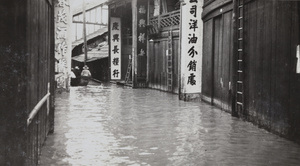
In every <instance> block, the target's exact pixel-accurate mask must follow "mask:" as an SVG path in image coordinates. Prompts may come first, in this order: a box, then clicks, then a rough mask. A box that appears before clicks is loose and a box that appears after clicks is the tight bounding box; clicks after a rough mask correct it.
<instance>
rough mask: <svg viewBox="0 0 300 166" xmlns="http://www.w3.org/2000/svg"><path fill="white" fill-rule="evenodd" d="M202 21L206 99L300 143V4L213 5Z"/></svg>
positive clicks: (239, 0) (236, 0)
mask: <svg viewBox="0 0 300 166" xmlns="http://www.w3.org/2000/svg"><path fill="white" fill-rule="evenodd" d="M202 15H203V21H204V40H203V41H204V45H203V77H202V78H203V80H202V81H203V87H202V95H203V99H204V100H206V101H208V102H210V103H212V104H214V105H216V106H219V107H220V108H222V109H223V110H225V111H228V112H231V113H232V114H233V115H234V116H238V117H241V118H244V119H246V120H248V121H251V122H253V123H254V124H257V125H258V126H260V127H263V128H265V129H267V130H269V131H272V132H273V133H276V134H279V135H281V136H285V137H288V138H290V139H293V140H295V141H297V142H299V141H300V137H299V130H297V129H299V125H300V123H299V121H297V120H298V119H299V118H300V116H299V115H300V109H299V108H300V107H299V106H300V105H299V102H297V101H298V100H299V74H298V72H299V68H298V67H299V61H298V59H299V51H298V50H299V27H300V26H299V2H297V1H259V0H233V1H232V0H222V1H213V0H208V1H206V2H205V3H204V10H203V14H202Z"/></svg>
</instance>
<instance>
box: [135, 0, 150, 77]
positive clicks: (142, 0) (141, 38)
mask: <svg viewBox="0 0 300 166" xmlns="http://www.w3.org/2000/svg"><path fill="white" fill-rule="evenodd" d="M147 5H148V1H147V0H139V1H137V10H138V11H137V61H138V64H137V71H138V73H137V77H138V78H142V79H146V77H147V55H146V53H147V27H146V25H147Z"/></svg>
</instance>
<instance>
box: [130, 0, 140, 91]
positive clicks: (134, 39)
mask: <svg viewBox="0 0 300 166" xmlns="http://www.w3.org/2000/svg"><path fill="white" fill-rule="evenodd" d="M131 5H132V87H133V88H136V87H137V36H138V34H137V24H138V23H137V0H132V2H131Z"/></svg>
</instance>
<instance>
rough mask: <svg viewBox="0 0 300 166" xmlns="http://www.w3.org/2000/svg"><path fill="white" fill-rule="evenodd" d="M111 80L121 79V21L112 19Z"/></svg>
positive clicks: (115, 18)
mask: <svg viewBox="0 0 300 166" xmlns="http://www.w3.org/2000/svg"><path fill="white" fill-rule="evenodd" d="M110 46H111V49H110V59H111V64H110V67H111V76H110V77H111V80H120V79H121V19H120V18H117V17H111V18H110Z"/></svg>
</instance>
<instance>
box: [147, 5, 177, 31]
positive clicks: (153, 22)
mask: <svg viewBox="0 0 300 166" xmlns="http://www.w3.org/2000/svg"><path fill="white" fill-rule="evenodd" d="M179 25H180V10H175V11H172V12H169V13H165V14H162V15H159V16H156V17H151V18H150V20H149V25H148V32H149V34H150V35H154V34H159V32H160V31H163V30H164V29H169V28H178V26H179ZM174 26H175V27H174Z"/></svg>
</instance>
